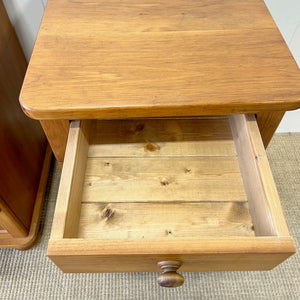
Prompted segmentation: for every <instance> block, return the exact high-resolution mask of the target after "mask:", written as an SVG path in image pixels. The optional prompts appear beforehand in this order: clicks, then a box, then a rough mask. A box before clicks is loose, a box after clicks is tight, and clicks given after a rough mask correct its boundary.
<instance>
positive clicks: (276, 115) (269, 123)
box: [256, 111, 285, 148]
mask: <svg viewBox="0 0 300 300" xmlns="http://www.w3.org/2000/svg"><path fill="white" fill-rule="evenodd" d="M284 114H285V112H284V111H274V112H259V113H257V118H256V122H257V125H258V128H259V131H260V134H261V137H262V141H263V143H264V146H265V148H267V146H268V145H269V143H270V141H271V139H272V137H273V135H274V133H275V131H276V129H277V127H278V126H279V124H280V122H281V120H282V118H283V116H284Z"/></svg>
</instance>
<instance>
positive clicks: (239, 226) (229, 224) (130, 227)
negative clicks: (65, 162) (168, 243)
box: [78, 201, 254, 239]
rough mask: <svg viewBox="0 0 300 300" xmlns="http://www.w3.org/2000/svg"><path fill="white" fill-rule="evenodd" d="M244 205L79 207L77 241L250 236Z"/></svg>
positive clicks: (98, 205)
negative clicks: (82, 239) (80, 239)
mask: <svg viewBox="0 0 300 300" xmlns="http://www.w3.org/2000/svg"><path fill="white" fill-rule="evenodd" d="M253 229H254V228H253V226H252V220H251V216H250V213H249V209H248V204H247V202H209V201H208V202H198V203H187V202H178V203H128V202H127V203H109V204H107V203H83V204H82V206H81V217H80V223H79V231H78V238H85V239H88V238H90V239H111V238H112V239H118V238H119V239H126V238H138V239H144V238H145V239H147V238H177V237H201V236H254V230H253Z"/></svg>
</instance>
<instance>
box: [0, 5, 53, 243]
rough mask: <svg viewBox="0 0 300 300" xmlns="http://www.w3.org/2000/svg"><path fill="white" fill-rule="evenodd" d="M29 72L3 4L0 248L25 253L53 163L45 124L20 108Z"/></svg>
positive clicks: (32, 237)
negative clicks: (21, 249) (48, 147)
mask: <svg viewBox="0 0 300 300" xmlns="http://www.w3.org/2000/svg"><path fill="white" fill-rule="evenodd" d="M26 68H27V63H26V60H25V57H24V55H23V52H22V50H21V48H20V45H19V43H18V40H17V37H16V35H15V32H14V30H13V28H12V26H11V24H10V22H9V19H8V16H7V14H6V11H5V8H4V6H3V3H2V1H0V247H18V248H24V247H28V246H29V245H31V244H32V243H33V242H34V241H35V239H36V236H37V233H38V226H39V212H40V209H41V204H42V199H43V196H44V195H43V194H44V190H45V186H46V181H47V168H48V167H49V162H50V155H51V154H50V152H49V150H48V152H47V155H46V157H45V151H46V147H47V141H46V138H45V135H44V133H43V130H42V128H41V126H40V124H39V123H38V122H37V121H34V120H31V119H30V118H28V117H26V116H25V115H24V113H23V112H22V110H21V108H20V105H19V101H18V96H19V92H20V89H21V86H22V82H23V79H24V76H25V72H26ZM45 158H46V160H45ZM44 160H45V163H44ZM43 166H44V167H43ZM43 168H44V169H43Z"/></svg>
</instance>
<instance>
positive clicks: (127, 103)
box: [20, 0, 300, 119]
mask: <svg viewBox="0 0 300 300" xmlns="http://www.w3.org/2000/svg"><path fill="white" fill-rule="evenodd" d="M20 101H21V104H22V107H23V109H24V111H25V112H26V113H27V114H28V115H29V116H30V117H32V118H36V119H84V118H123V117H155V116H184V115H220V114H231V113H239V112H243V113H245V112H259V111H272V110H274V111H275V110H290V109H295V108H298V107H300V72H299V68H298V66H297V65H296V63H295V61H294V59H293V58H292V56H291V54H290V52H289V50H288V48H287V46H286V44H285V43H284V41H283V39H282V37H281V35H280V33H279V31H278V29H277V27H276V25H275V23H274V22H273V20H272V17H271V16H270V14H269V12H268V10H267V8H266V6H265V4H264V3H263V1H261V0H251V1H250V0H249V1H240V0H226V1H221V0H214V1H212V0H198V1H194V0H184V1H179V0H175V1H153V0H152V1H150V0H148V1H147V0H125V1H108V0H104V1H98V0H88V1H87V0H77V1H67V0H49V1H48V4H47V7H46V11H45V15H44V19H43V21H42V25H41V28H40V32H39V35H38V38H37V41H36V45H35V48H34V52H33V55H32V58H31V61H30V65H29V68H28V71H27V75H26V78H25V81H24V85H23V89H22V92H21V96H20Z"/></svg>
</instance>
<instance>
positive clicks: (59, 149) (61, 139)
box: [40, 120, 70, 168]
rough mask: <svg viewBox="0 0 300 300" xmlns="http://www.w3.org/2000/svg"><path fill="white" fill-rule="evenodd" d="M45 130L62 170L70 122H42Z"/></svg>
mask: <svg viewBox="0 0 300 300" xmlns="http://www.w3.org/2000/svg"><path fill="white" fill-rule="evenodd" d="M40 123H41V125H42V127H43V130H44V132H45V134H46V136H47V139H48V142H49V144H50V146H51V149H52V151H53V153H54V156H55V158H56V160H57V162H58V165H59V167H60V168H62V165H63V161H64V156H65V150H66V145H67V139H68V134H69V127H70V122H69V120H41V121H40Z"/></svg>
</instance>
